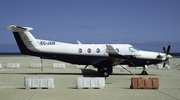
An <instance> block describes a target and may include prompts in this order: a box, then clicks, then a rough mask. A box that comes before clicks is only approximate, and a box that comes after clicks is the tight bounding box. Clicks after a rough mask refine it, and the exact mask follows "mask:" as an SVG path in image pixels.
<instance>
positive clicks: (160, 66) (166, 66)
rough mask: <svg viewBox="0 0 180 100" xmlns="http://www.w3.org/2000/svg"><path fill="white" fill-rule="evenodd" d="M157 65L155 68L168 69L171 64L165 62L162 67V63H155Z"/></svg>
mask: <svg viewBox="0 0 180 100" xmlns="http://www.w3.org/2000/svg"><path fill="white" fill-rule="evenodd" d="M157 66H158V67H157V69H164V68H166V69H170V68H171V66H169V65H168V64H166V65H165V67H164V68H163V64H162V63H160V64H157Z"/></svg>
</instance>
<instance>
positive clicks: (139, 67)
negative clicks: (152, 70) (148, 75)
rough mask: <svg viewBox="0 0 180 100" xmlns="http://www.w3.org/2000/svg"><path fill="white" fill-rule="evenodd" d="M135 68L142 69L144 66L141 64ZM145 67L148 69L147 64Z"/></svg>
mask: <svg viewBox="0 0 180 100" xmlns="http://www.w3.org/2000/svg"><path fill="white" fill-rule="evenodd" d="M135 68H136V69H142V68H143V67H141V66H136V67H135ZM145 69H148V67H147V65H145Z"/></svg>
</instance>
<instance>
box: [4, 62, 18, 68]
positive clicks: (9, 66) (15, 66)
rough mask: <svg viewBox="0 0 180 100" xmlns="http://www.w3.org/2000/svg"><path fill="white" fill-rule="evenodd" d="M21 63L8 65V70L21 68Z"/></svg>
mask: <svg viewBox="0 0 180 100" xmlns="http://www.w3.org/2000/svg"><path fill="white" fill-rule="evenodd" d="M19 67H20V63H7V68H19Z"/></svg>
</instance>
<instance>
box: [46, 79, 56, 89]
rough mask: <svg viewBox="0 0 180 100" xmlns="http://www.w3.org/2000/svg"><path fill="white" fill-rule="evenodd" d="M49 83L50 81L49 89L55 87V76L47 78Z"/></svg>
mask: <svg viewBox="0 0 180 100" xmlns="http://www.w3.org/2000/svg"><path fill="white" fill-rule="evenodd" d="M47 83H48V89H53V88H55V85H54V78H53V77H48V78H47Z"/></svg>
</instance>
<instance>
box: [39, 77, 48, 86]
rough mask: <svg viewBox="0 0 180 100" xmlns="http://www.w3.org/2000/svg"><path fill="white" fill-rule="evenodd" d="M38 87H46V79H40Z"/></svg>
mask: <svg viewBox="0 0 180 100" xmlns="http://www.w3.org/2000/svg"><path fill="white" fill-rule="evenodd" d="M39 87H41V88H42V87H48V81H47V79H46V77H40V85H39Z"/></svg>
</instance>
